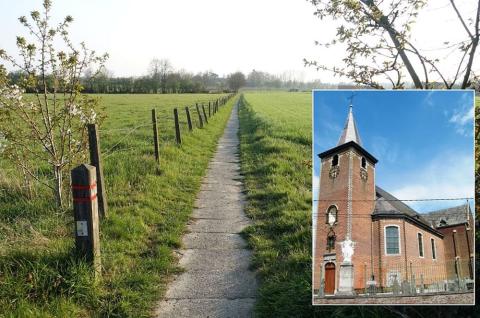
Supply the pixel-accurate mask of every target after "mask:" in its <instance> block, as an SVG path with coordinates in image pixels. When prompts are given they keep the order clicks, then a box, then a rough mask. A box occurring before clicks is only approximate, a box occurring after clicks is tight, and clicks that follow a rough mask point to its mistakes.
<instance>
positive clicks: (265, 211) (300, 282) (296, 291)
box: [240, 91, 480, 318]
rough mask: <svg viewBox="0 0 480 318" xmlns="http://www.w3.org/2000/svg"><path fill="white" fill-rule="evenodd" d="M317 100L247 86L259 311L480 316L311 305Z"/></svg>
mask: <svg viewBox="0 0 480 318" xmlns="http://www.w3.org/2000/svg"><path fill="white" fill-rule="evenodd" d="M477 101H478V100H477ZM311 105H312V102H311V93H287V92H248V91H247V92H245V93H244V98H243V99H241V103H240V140H241V145H240V147H241V165H242V172H243V174H244V175H245V187H246V192H247V201H248V203H247V206H246V212H247V214H248V215H249V216H250V217H251V218H252V219H253V220H254V224H253V225H252V226H250V227H249V228H247V229H246V231H245V235H246V237H247V238H248V242H249V245H250V246H251V247H252V248H253V251H254V264H253V265H254V267H255V268H256V269H257V270H258V271H259V273H260V278H261V285H260V290H259V298H258V300H257V304H256V308H255V310H256V314H257V316H258V317H342V318H345V317H346V318H350V317H351V318H356V317H368V318H370V317H382V318H385V317H402V316H403V317H430V315H431V314H434V315H435V316H436V317H474V315H473V307H468V306H449V307H441V306H437V307H399V306H397V307H380V306H378V307H375V306H316V307H314V306H312V305H311V298H312V296H311V295H312V292H311V237H312V236H311V167H310V160H311V156H312V153H311V143H312V140H311V129H312V127H311V120H312V118H311ZM477 124H478V121H477ZM477 131H478V130H477ZM477 145H478V136H477ZM478 155H479V152H477V157H478ZM477 171H478V166H477ZM477 175H478V173H477ZM477 234H478V233H477ZM477 257H478V256H477ZM477 260H478V258H477ZM479 267H480V266H479V265H478V264H477V269H478V268H479Z"/></svg>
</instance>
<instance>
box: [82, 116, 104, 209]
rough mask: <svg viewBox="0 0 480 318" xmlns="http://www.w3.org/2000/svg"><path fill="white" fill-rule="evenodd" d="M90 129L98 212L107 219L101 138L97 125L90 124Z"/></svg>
mask: <svg viewBox="0 0 480 318" xmlns="http://www.w3.org/2000/svg"><path fill="white" fill-rule="evenodd" d="M87 128H88V144H89V148H90V164H91V165H92V166H94V167H95V168H97V169H96V170H97V196H98V210H99V212H100V217H101V218H106V217H107V210H108V205H107V193H106V192H105V182H104V180H105V179H104V178H103V162H102V157H101V152H100V138H99V136H98V126H97V124H89V125H88V126H87Z"/></svg>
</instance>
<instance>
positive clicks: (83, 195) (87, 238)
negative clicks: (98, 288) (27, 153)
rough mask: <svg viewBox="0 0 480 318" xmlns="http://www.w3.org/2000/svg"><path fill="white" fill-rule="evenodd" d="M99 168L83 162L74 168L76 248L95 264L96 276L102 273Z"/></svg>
mask: <svg viewBox="0 0 480 318" xmlns="http://www.w3.org/2000/svg"><path fill="white" fill-rule="evenodd" d="M96 170H97V169H96V168H95V167H94V166H91V165H87V164H82V165H80V166H78V167H76V168H75V169H73V170H72V172H71V176H72V198H73V218H74V222H75V249H76V251H77V253H78V256H80V257H84V258H85V259H86V260H87V261H88V262H89V263H90V264H92V265H93V269H94V271H95V277H98V276H100V275H101V267H102V264H101V259H100V234H99V217H98V197H97V195H98V193H97V189H98V188H97V186H98V184H97V171H96Z"/></svg>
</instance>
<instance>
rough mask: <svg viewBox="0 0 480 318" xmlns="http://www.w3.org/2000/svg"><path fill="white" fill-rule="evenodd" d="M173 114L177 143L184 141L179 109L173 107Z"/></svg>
mask: <svg viewBox="0 0 480 318" xmlns="http://www.w3.org/2000/svg"><path fill="white" fill-rule="evenodd" d="M173 116H174V117H175V138H176V140H177V145H180V144H181V143H182V138H181V137H180V123H179V122H178V110H177V109H176V108H175V109H173Z"/></svg>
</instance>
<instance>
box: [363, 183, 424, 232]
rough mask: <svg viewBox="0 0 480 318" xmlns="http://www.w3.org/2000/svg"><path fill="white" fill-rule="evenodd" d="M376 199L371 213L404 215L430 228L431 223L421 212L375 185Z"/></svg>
mask: <svg viewBox="0 0 480 318" xmlns="http://www.w3.org/2000/svg"><path fill="white" fill-rule="evenodd" d="M375 192H376V199H377V201H376V202H375V209H374V211H373V213H372V215H380V214H381V215H392V216H401V215H406V216H408V217H411V218H413V219H415V220H416V221H418V222H420V223H422V224H423V225H424V226H427V227H429V228H431V227H432V226H431V223H430V222H429V221H428V220H427V219H425V218H424V215H423V214H420V213H418V212H417V211H415V210H414V209H412V208H411V207H409V206H408V205H406V204H405V203H403V202H402V201H399V200H398V199H397V198H396V197H394V196H393V195H391V194H390V193H388V192H387V191H385V190H383V189H382V188H380V187H378V186H376V187H375Z"/></svg>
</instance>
